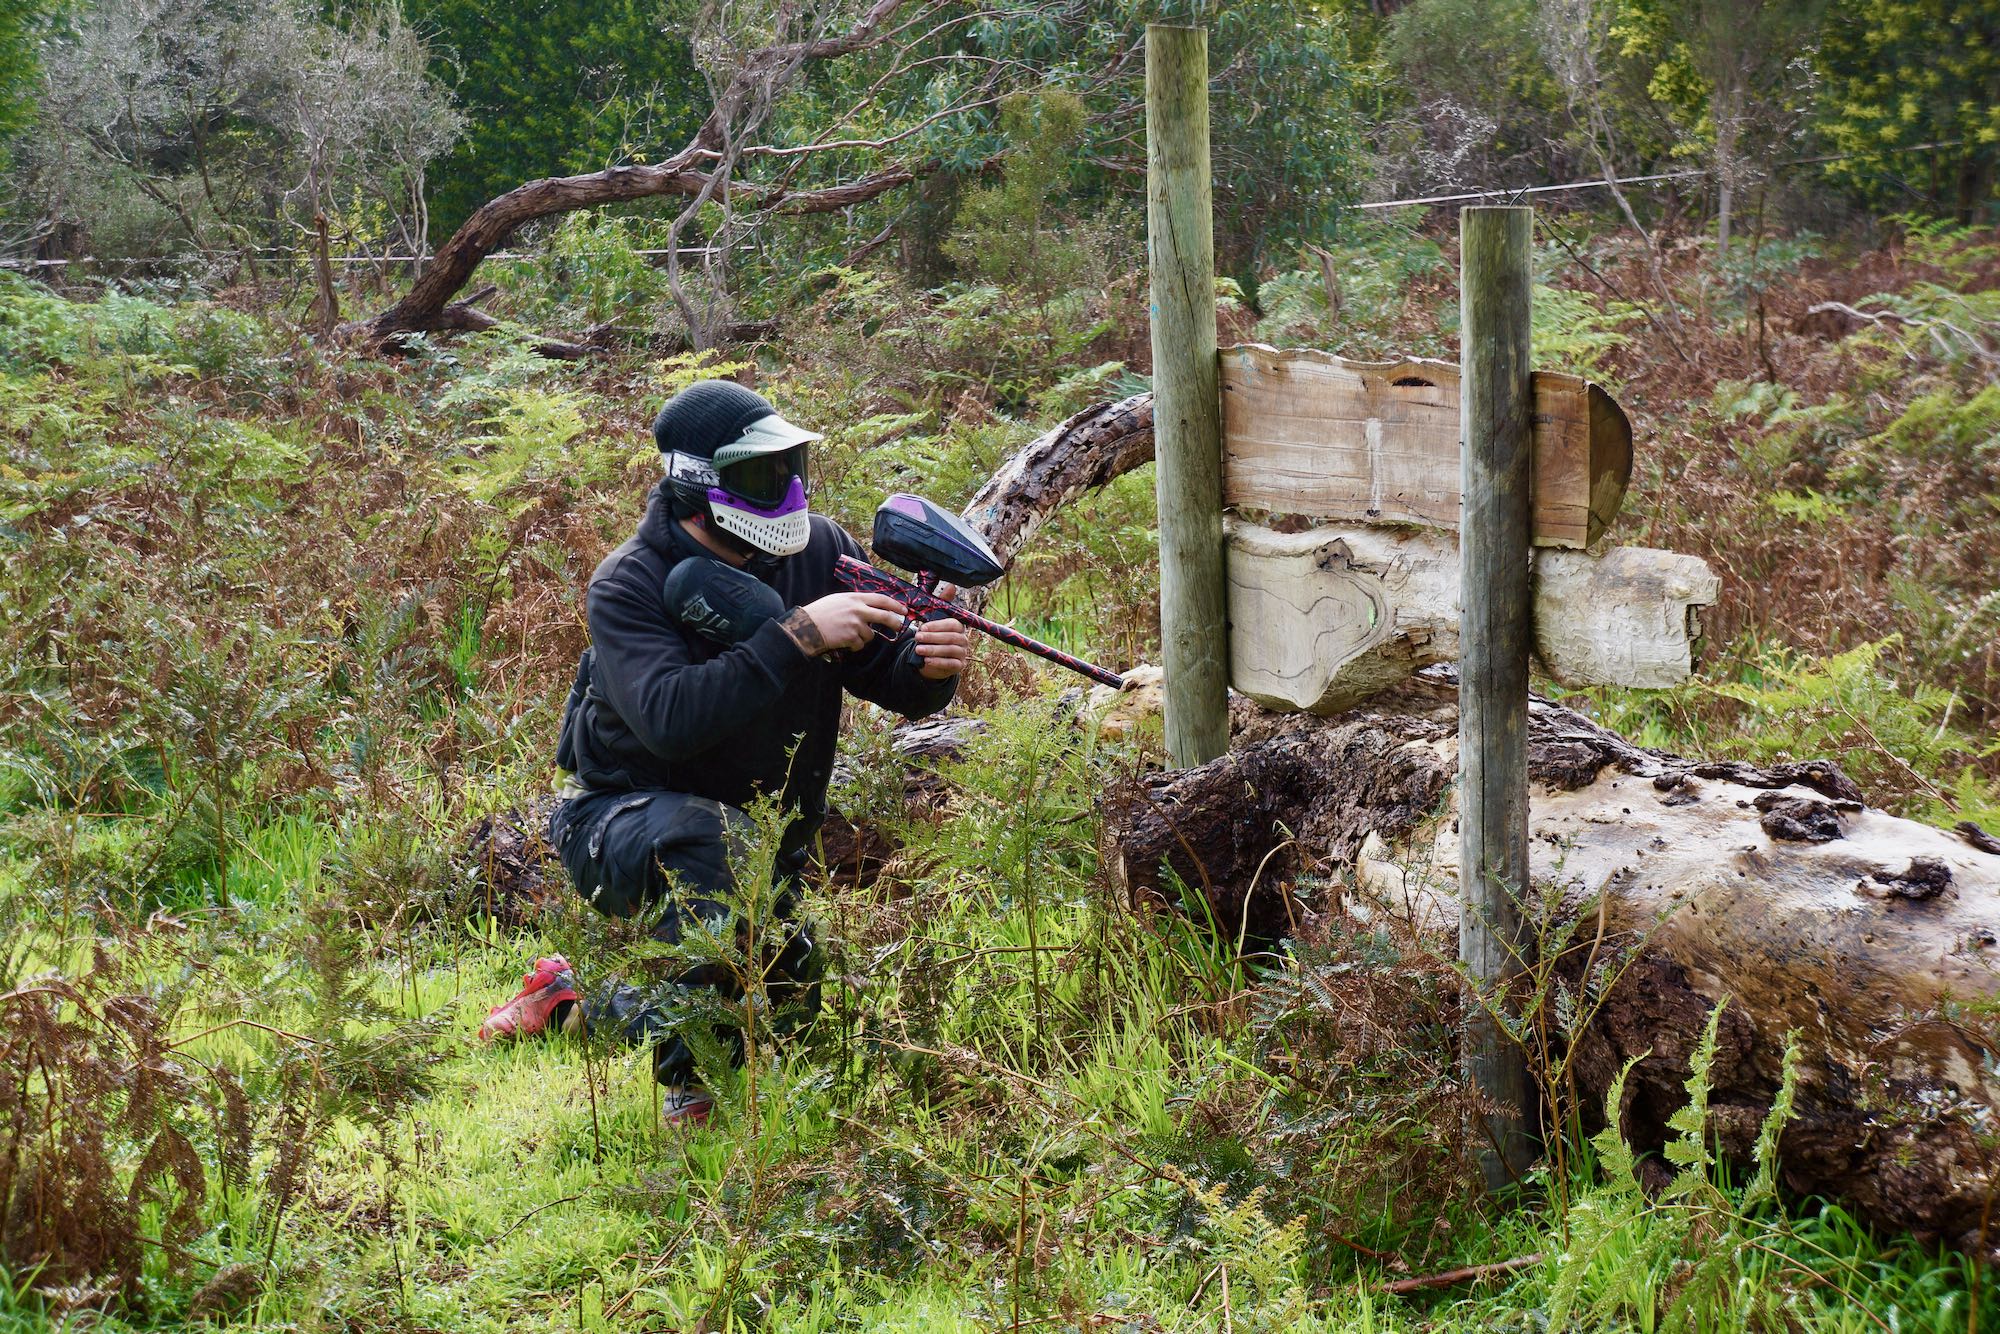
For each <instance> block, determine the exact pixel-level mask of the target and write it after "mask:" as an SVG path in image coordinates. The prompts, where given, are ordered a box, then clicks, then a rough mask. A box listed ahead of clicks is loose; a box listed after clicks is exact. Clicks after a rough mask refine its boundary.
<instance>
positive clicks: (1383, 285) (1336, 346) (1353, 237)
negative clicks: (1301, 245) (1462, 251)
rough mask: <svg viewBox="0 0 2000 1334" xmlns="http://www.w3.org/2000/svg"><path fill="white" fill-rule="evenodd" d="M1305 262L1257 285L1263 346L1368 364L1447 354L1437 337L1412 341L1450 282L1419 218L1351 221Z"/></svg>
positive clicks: (1438, 251)
mask: <svg viewBox="0 0 2000 1334" xmlns="http://www.w3.org/2000/svg"><path fill="white" fill-rule="evenodd" d="M1378 219H1379V220H1378ZM1300 258H1301V259H1302V260H1303V261H1305V262H1304V263H1302V264H1301V266H1300V267H1299V268H1296V269H1292V270H1289V271H1286V272H1282V273H1279V274H1276V275H1275V276H1272V277H1269V278H1266V279H1265V280H1264V281H1263V282H1261V283H1260V284H1259V285H1258V287H1257V306H1258V309H1259V310H1260V311H1261V312H1262V316H1261V318H1260V319H1259V320H1258V322H1257V328H1256V336H1257V338H1258V339H1259V340H1260V341H1263V342H1269V343H1274V344H1276V345H1278V346H1280V347H1318V348H1324V349H1326V350H1328V351H1332V352H1338V353H1340V354H1341V355H1342V356H1348V357H1355V358H1358V359H1361V360H1384V359H1387V358H1390V357H1395V356H1404V355H1412V354H1414V355H1420V356H1421V355H1431V356H1435V355H1438V354H1439V353H1441V352H1442V351H1443V348H1442V346H1441V345H1440V344H1439V343H1438V342H1437V339H1436V336H1435V335H1434V334H1432V335H1429V336H1424V335H1419V336H1417V337H1416V338H1414V339H1413V338H1412V336H1411V335H1412V329H1411V326H1412V325H1419V326H1420V325H1421V324H1422V323H1424V322H1426V321H1425V320H1424V318H1423V317H1424V316H1426V315H1427V314H1429V312H1428V311H1427V310H1426V309H1425V307H1424V304H1423V302H1424V298H1425V297H1426V296H1429V297H1431V298H1432V299H1433V300H1436V299H1438V298H1439V297H1441V296H1443V295H1444V289H1445V284H1446V283H1448V282H1449V281H1450V278H1451V275H1450V273H1449V271H1448V268H1447V266H1446V264H1445V262H1444V252H1443V250H1441V249H1440V248H1439V246H1438V244H1437V242H1436V241H1434V240H1432V239H1431V238H1430V237H1428V236H1424V235H1422V234H1421V233H1419V232H1418V231H1417V229H1416V226H1415V224H1414V222H1413V221H1411V220H1408V219H1398V218H1396V217H1394V216H1393V215H1391V216H1389V217H1380V216H1379V215H1378V216H1377V218H1370V219H1369V220H1368V221H1364V222H1355V223H1349V224H1347V225H1346V228H1345V230H1344V232H1343V234H1342V236H1341V239H1340V240H1339V241H1338V242H1336V243H1335V244H1333V245H1331V246H1328V247H1326V248H1324V249H1321V250H1318V251H1316V252H1315V253H1313V254H1310V255H1302V256H1301V257H1300ZM1329 281H1331V283H1332V288H1331V290H1330V289H1329V287H1328V283H1329Z"/></svg>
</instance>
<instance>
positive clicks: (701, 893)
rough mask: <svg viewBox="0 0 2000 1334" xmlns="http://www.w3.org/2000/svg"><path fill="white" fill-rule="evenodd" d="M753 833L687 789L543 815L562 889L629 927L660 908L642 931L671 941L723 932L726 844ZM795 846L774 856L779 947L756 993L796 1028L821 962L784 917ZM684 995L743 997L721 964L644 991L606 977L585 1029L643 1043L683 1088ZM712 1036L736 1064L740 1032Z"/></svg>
mask: <svg viewBox="0 0 2000 1334" xmlns="http://www.w3.org/2000/svg"><path fill="white" fill-rule="evenodd" d="M750 829H751V821H750V817H749V816H747V815H745V814H744V813H743V812H742V811H740V810H738V809H737V808H736V807H734V806H727V805H724V804H723V803H721V802H718V801H710V800H709V799H708V798H706V797H696V796H691V795H689V794H688V793H685V792H668V791H664V790H657V789H656V790H642V791H626V792H591V793H587V794H586V795H584V796H581V797H575V798H572V799H571V800H569V801H565V802H563V803H562V804H560V805H559V806H557V807H556V809H555V812H554V813H553V814H552V815H551V816H550V817H549V842H550V843H551V844H552V845H553V846H554V847H555V849H556V852H557V854H558V855H559V856H561V858H562V863H563V869H564V870H566V871H567V872H568V873H569V879H570V884H572V885H574V886H575V887H576V891H577V893H579V894H581V895H583V897H584V898H585V899H586V900H588V901H589V903H590V906H591V907H593V908H595V909H597V910H598V911H599V912H601V913H603V914H605V915H606V916H608V917H621V918H632V917H637V916H639V915H640V914H641V913H644V912H647V911H650V910H652V909H654V908H655V907H657V908H658V911H659V916H658V917H657V918H656V919H655V920H654V922H653V926H652V929H651V934H652V936H653V938H654V939H655V940H661V941H666V942H668V943H670V944H679V943H680V942H681V940H682V939H683V937H684V936H685V935H686V933H687V931H688V930H689V929H690V928H692V927H695V926H696V923H697V922H699V923H700V924H701V927H702V928H704V929H706V930H709V931H712V932H718V933H719V932H721V931H723V930H725V929H728V928H727V921H728V918H729V907H728V904H729V900H730V897H731V890H732V888H733V883H734V882H733V879H732V876H731V873H730V866H729V847H730V844H731V841H732V840H735V839H740V838H742V837H744V836H745V835H746V834H747V833H748V832H749V831H750ZM805 860H806V853H805V850H804V849H803V848H801V849H798V850H795V851H785V850H781V851H780V853H779V856H778V865H777V868H776V871H775V883H777V884H779V885H780V886H782V890H781V892H780V893H779V895H778V897H777V902H776V910H777V914H778V917H779V919H780V922H781V924H782V925H781V926H780V927H779V929H778V930H777V931H776V932H774V933H773V937H774V938H775V939H780V940H782V941H783V942H784V943H783V947H782V948H781V949H780V950H779V951H778V953H777V955H776V957H775V958H772V959H769V960H767V962H766V972H765V977H766V979H767V980H766V983H765V991H766V994H767V995H768V996H769V998H770V1000H771V1004H772V1008H773V1011H774V1013H775V1012H777V1011H779V1010H780V1009H782V1010H783V1011H785V1012H786V1014H785V1016H784V1017H785V1019H786V1020H787V1021H789V1023H790V1024H792V1025H796V1024H797V1023H798V1022H800V1021H801V1020H810V1019H811V1017H812V1016H813V1015H814V1014H816V1013H817V1012H818V1010H819V983H818V980H817V977H818V973H817V965H818V963H819V959H818V957H817V951H816V950H815V949H814V948H813V938H812V933H811V931H810V929H809V928H808V927H807V926H806V925H805V924H804V923H801V922H797V921H795V920H794V914H795V913H796V911H797V905H798V879H799V874H800V871H801V870H802V868H803V867H804V865H805ZM690 988H709V989H712V990H714V991H717V992H720V993H721V994H722V995H724V996H726V997H728V998H730V999H740V998H741V995H742V989H741V987H740V985H739V983H738V979H737V978H736V977H735V976H734V974H733V972H732V971H731V970H730V969H728V968H726V967H723V966H721V965H719V964H705V965H701V966H697V967H694V968H689V969H684V970H682V971H680V972H679V973H677V974H676V975H675V976H674V977H672V978H670V979H668V980H666V981H663V982H656V983H651V984H648V985H643V986H638V985H633V984H630V983H627V982H624V981H621V980H619V979H617V978H604V979H602V980H600V981H599V982H598V983H596V985H594V986H593V987H592V988H591V989H590V993H589V998H588V999H586V1001H585V1002H584V1014H585V1016H586V1018H587V1019H588V1020H589V1021H590V1022H591V1023H594V1024H599V1023H604V1024H610V1025H612V1026H613V1027H615V1028H617V1029H618V1030H620V1031H622V1032H623V1033H624V1034H625V1036H626V1037H628V1038H629V1039H631V1040H632V1041H633V1042H643V1043H649V1044H651V1045H652V1049H653V1075H654V1077H655V1078H656V1079H658V1080H659V1081H660V1082H661V1083H662V1084H671V1085H680V1084H686V1083H689V1082H691V1081H692V1080H693V1078H694V1075H695V1068H694V1053H693V1052H692V1051H691V1050H690V1049H689V1047H688V1044H687V1043H686V1042H684V1041H683V1040H682V1038H681V1032H680V1029H681V1025H682V1015H681V1014H679V1013H677V1011H680V1010H682V1009H684V1008H685V1006H684V1005H681V1004H677V1001H680V1000H681V999H682V998H683V997H685V995H686V992H687V990H688V989H690ZM717 1036H718V1037H719V1038H720V1039H721V1040H722V1041H723V1042H724V1043H725V1044H726V1045H728V1046H729V1047H730V1049H731V1050H732V1051H733V1052H734V1053H735V1054H736V1056H737V1059H739V1060H740V1059H741V1057H742V1050H743V1035H742V1033H741V1031H740V1030H737V1029H734V1028H731V1029H730V1030H728V1031H727V1032H724V1033H719V1034H717Z"/></svg>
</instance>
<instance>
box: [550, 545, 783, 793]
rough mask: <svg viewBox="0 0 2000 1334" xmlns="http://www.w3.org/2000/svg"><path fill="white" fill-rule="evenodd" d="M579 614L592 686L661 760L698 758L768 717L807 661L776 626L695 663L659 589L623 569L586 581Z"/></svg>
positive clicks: (761, 629)
mask: <svg viewBox="0 0 2000 1334" xmlns="http://www.w3.org/2000/svg"><path fill="white" fill-rule="evenodd" d="M589 618H590V638H591V643H592V644H593V645H594V647H595V649H596V654H597V667H596V669H595V670H594V671H593V672H592V673H591V683H592V686H593V688H594V689H595V690H596V691H597V693H598V694H600V695H602V696H603V697H604V699H605V700H606V701H607V702H608V703H609V704H610V705H611V707H612V708H613V709H616V710H617V711H618V716H619V717H620V718H622V719H624V721H625V725H626V726H627V727H629V728H631V729H632V734H633V735H634V736H636V737H637V738H638V739H639V742H640V744H641V745H643V746H645V747H646V749H647V750H650V751H651V752H653V753H654V754H655V755H658V756H659V757H660V758H661V759H663V760H678V759H684V758H686V757H687V756H690V755H695V754H699V753H700V752H702V751H705V750H708V749H710V748H712V747H714V746H715V745H717V744H718V743H720V742H722V741H725V740H727V739H728V738H729V737H730V736H732V735H735V734H737V733H739V732H740V731H741V730H742V729H743V728H745V727H746V726H751V725H756V724H759V723H761V722H764V721H768V718H769V715H770V711H771V710H772V709H773V708H775V707H776V705H777V703H778V699H779V697H780V696H781V695H782V694H783V693H784V691H785V687H786V686H787V685H788V684H790V682H791V680H792V678H793V677H795V676H797V675H798V674H799V672H800V671H802V670H804V668H805V666H806V664H807V663H808V662H809V661H810V659H808V658H807V657H806V655H805V652H804V650H802V649H800V648H799V646H798V644H797V643H796V642H794V641H793V639H792V637H791V636H790V635H789V634H787V633H786V632H785V628H784V627H783V626H782V625H780V624H779V623H778V622H777V621H767V622H765V623H764V624H763V625H761V626H759V627H758V628H757V630H756V632H755V633H753V634H752V635H751V636H750V637H749V638H748V639H746V640H744V641H743V642H742V643H740V644H734V645H732V646H730V647H729V648H728V649H726V650H724V651H723V652H722V653H719V654H717V655H716V656H715V657H713V658H710V659H709V660H708V661H706V662H699V661H697V660H696V659H695V655H694V654H693V652H692V651H691V650H690V646H689V644H688V641H687V637H686V636H685V635H684V634H683V633H682V631H681V630H680V628H679V627H678V626H676V625H675V624H674V623H673V619H672V618H671V617H670V616H668V614H667V608H666V604H665V603H664V602H663V601H662V600H661V595H660V591H659V590H658V589H654V588H646V587H642V586H641V585H640V581H638V580H636V579H634V578H632V577H631V575H630V573H629V572H628V569H626V568H621V569H615V570H612V571H610V572H609V573H608V575H607V576H606V577H604V578H601V579H599V580H597V581H595V582H593V583H592V585H591V588H590V609H589Z"/></svg>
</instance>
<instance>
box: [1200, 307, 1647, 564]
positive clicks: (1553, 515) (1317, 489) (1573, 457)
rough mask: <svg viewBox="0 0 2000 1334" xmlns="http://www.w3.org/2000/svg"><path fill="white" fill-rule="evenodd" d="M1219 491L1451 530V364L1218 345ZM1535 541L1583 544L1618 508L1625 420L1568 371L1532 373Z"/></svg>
mask: <svg viewBox="0 0 2000 1334" xmlns="http://www.w3.org/2000/svg"><path fill="white" fill-rule="evenodd" d="M1221 385H1222V452H1223V499H1224V500H1225V501H1226V502H1227V503H1228V504H1230V505H1232V506H1235V507H1237V508H1241V509H1254V510H1265V511H1269V512H1271V513H1274V514H1300V515H1306V516H1309V517H1312V518H1321V519H1337V520H1345V521H1348V522H1353V523H1370V522H1374V523H1413V524H1421V525H1423V526H1425V527H1430V528H1450V529H1456V528H1457V527H1458V518H1459V401H1458V387H1459V370H1458V367H1457V366H1455V365H1453V364H1452V363H1450V362H1448V361H1429V360H1408V361H1396V362H1368V361H1348V360H1346V359H1344V358H1341V357H1336V356H1334V355H1332V354H1331V353H1327V352H1319V351H1315V350H1313V349H1310V348H1292V349H1285V350H1283V351H1280V350H1279V349H1277V348H1272V347H1265V346H1263V345H1262V344H1256V343H1248V344H1242V345H1239V346H1236V347H1230V348H1225V349H1223V351H1222V353H1221ZM1533 452H1534V471H1535V476H1534V491H1533V506H1534V508H1533V513H1534V540H1535V545H1537V546H1552V547H1583V546H1588V545H1589V544H1590V543H1592V542H1595V541H1596V540H1597V539H1598V538H1599V537H1600V536H1602V535H1603V533H1604V530H1605V529H1606V528H1608V527H1610V525H1611V522H1612V520H1613V519H1615V518H1617V516H1618V510H1619V507H1620V506H1621V505H1622V504H1623V503H1624V500H1625V488H1626V486H1627V485H1628V484H1629V483H1630V481H1631V477H1632V427H1631V423H1630V422H1629V421H1627V420H1626V417H1625V413H1624V412H1623V410H1622V409H1620V408H1619V406H1618V404H1617V403H1616V402H1615V401H1613V399H1612V398H1611V396H1610V395H1609V394H1607V393H1605V392H1604V390H1603V389H1602V388H1601V387H1599V386H1598V385H1595V384H1593V383H1591V382H1590V381H1588V380H1585V379H1583V378H1582V377H1580V376H1576V375H1567V374H1563V373H1560V372H1556V371H1537V372H1535V376H1534V443H1533Z"/></svg>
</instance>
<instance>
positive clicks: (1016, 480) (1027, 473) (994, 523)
mask: <svg viewBox="0 0 2000 1334" xmlns="http://www.w3.org/2000/svg"><path fill="white" fill-rule="evenodd" d="M1152 460H1153V396H1152V395H1151V394H1150V393H1147V394H1134V395H1132V396H1131V397H1130V398H1125V399H1120V400H1119V401H1118V402H1116V403H1102V404H1099V405H1098V406H1096V407H1093V408H1085V409H1084V410H1083V411H1081V412H1078V413H1076V414H1074V415H1073V416H1071V417H1069V418H1068V419H1066V420H1065V421H1063V422H1061V423H1060V424H1058V425H1056V426H1055V427H1053V428H1051V429H1050V430H1048V431H1045V432H1043V433H1042V434H1041V435H1039V436H1037V437H1036V438H1035V439H1034V440H1033V441H1031V442H1029V443H1028V444H1027V445H1025V446H1023V447H1022V448H1021V449H1019V450H1017V451H1016V452H1015V454H1014V456H1013V457H1012V458H1010V459H1008V460H1007V461H1006V462H1005V463H1003V464H1001V465H1000V467H999V469H998V470H996V471H995V472H994V474H993V475H992V476H991V477H990V478H988V479H987V481H986V485H984V486H982V487H980V488H979V492H978V494H976V495H975V496H973V498H972V500H971V502H970V503H969V504H967V505H966V507H965V509H964V511H963V513H964V516H965V520H966V522H968V523H970V524H971V525H972V526H973V527H974V528H976V529H978V531H979V534H980V536H982V537H984V538H985V539H986V544H987V545H988V546H990V547H991V548H993V552H994V554H995V555H997V556H999V557H1000V560H1001V563H1002V564H1011V563H1012V561H1013V559H1014V557H1015V556H1016V555H1018V554H1019V553H1020V552H1021V550H1022V549H1023V548H1024V547H1026V546H1027V545H1028V543H1029V542H1031V541H1033V540H1034V537H1035V534H1036V533H1037V532H1039V531H1041V527H1042V525H1043V524H1044V523H1046V522H1048V520H1049V519H1050V518H1052V517H1053V516H1054V515H1055V513H1056V511H1058V510H1060V509H1061V508H1063V507H1064V506H1065V505H1068V504H1069V503H1070V502H1071V501H1074V500H1076V499H1077V498H1078V497H1079V496H1081V495H1083V494H1084V492H1086V491H1094V490H1096V489H1097V488H1099V487H1102V486H1104V485H1106V484H1107V483H1109V482H1111V481H1113V480H1115V479H1117V478H1119V477H1122V476H1124V475H1125V474H1126V473H1128V472H1131V471H1132V470H1133V469H1134V468H1137V467H1139V466H1141V465H1142V464H1146V463H1150V462H1152ZM992 588H993V586H992V585H990V584H989V585H987V586H986V587H984V588H968V589H966V590H964V591H963V592H961V593H960V594H959V601H961V602H963V603H965V604H966V605H967V606H969V607H971V608H972V609H973V610H974V611H980V610H983V609H984V608H985V606H986V600H987V598H988V596H989V595H990V594H991V592H992Z"/></svg>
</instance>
